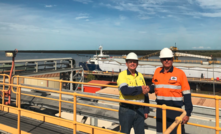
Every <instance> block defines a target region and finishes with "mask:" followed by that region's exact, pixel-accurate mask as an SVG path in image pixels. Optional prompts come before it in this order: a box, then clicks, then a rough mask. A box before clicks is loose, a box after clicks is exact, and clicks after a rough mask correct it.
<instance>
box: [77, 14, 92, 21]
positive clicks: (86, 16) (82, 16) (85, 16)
mask: <svg viewBox="0 0 221 134" xmlns="http://www.w3.org/2000/svg"><path fill="white" fill-rule="evenodd" d="M87 18H89V16H88V14H79V15H78V17H75V20H81V19H86V20H88V19H87Z"/></svg>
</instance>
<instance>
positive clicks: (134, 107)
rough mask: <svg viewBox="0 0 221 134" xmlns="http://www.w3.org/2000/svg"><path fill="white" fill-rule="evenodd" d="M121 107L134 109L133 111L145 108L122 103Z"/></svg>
mask: <svg viewBox="0 0 221 134" xmlns="http://www.w3.org/2000/svg"><path fill="white" fill-rule="evenodd" d="M120 106H121V107H124V108H129V109H133V110H137V109H139V108H143V106H139V105H132V104H125V103H121V104H120Z"/></svg>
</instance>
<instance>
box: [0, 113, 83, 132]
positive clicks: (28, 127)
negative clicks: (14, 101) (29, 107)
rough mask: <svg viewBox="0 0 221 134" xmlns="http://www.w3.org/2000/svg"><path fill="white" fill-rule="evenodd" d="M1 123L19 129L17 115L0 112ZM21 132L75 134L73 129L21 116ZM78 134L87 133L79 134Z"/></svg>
mask: <svg viewBox="0 0 221 134" xmlns="http://www.w3.org/2000/svg"><path fill="white" fill-rule="evenodd" d="M0 123H1V124H4V125H7V126H10V127H14V128H17V115H16V114H12V113H7V112H3V111H0ZM0 129H1V128H0ZM21 130H23V131H26V132H29V133H33V134H73V130H72V129H69V128H65V127H61V126H58V125H54V124H51V123H47V122H43V121H39V120H35V119H31V118H27V117H23V116H21ZM77 134H85V133H82V132H77Z"/></svg>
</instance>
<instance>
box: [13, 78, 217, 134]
mask: <svg viewBox="0 0 221 134" xmlns="http://www.w3.org/2000/svg"><path fill="white" fill-rule="evenodd" d="M14 77H18V78H30V79H38V80H50V81H60V82H61V81H62V82H67V83H75V84H84V85H93V86H103V87H113V88H118V87H117V86H111V85H103V84H94V83H83V82H73V81H64V80H54V79H45V78H34V77H25V76H14ZM57 93H58V92H57ZM192 96H193V97H203V98H210V99H216V127H215V128H212V127H210V126H208V127H207V128H210V129H214V130H216V134H217V133H218V132H219V129H220V128H219V99H221V97H219V96H212V95H199V94H194V93H192ZM59 102H61V101H59ZM82 105H85V106H89V105H87V104H82ZM96 107H97V106H96ZM97 108H100V107H97ZM109 110H110V109H109ZM59 111H60V110H59ZM112 111H114V110H112ZM59 115H60V114H59ZM177 122H179V121H177ZM187 124H189V125H193V126H198V127H203V125H200V124H194V123H190V122H188V123H187ZM204 127H205V126H204ZM168 129H169V128H168Z"/></svg>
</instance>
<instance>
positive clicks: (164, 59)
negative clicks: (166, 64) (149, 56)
mask: <svg viewBox="0 0 221 134" xmlns="http://www.w3.org/2000/svg"><path fill="white" fill-rule="evenodd" d="M172 59H173V58H162V60H163V61H166V60H168V61H169V60H172Z"/></svg>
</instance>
